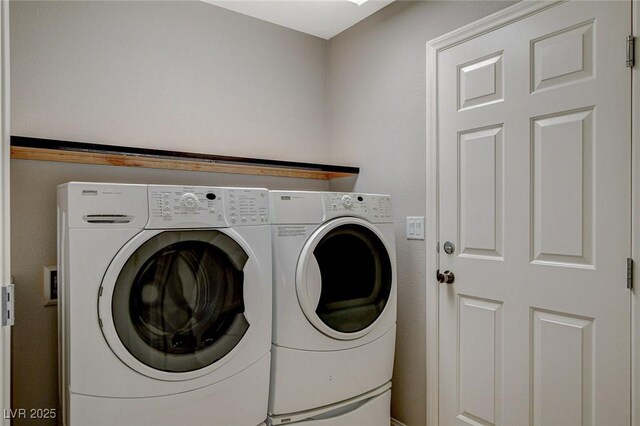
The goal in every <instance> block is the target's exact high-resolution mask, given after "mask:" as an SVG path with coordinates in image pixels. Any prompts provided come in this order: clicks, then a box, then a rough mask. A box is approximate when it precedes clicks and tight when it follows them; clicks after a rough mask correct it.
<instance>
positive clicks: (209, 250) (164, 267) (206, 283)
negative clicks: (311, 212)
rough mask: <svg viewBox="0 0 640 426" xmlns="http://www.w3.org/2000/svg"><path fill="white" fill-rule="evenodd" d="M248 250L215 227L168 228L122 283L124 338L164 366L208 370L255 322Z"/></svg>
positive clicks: (116, 315) (116, 312)
mask: <svg viewBox="0 0 640 426" xmlns="http://www.w3.org/2000/svg"><path fill="white" fill-rule="evenodd" d="M247 260H248V256H247V254H246V253H245V251H244V250H243V249H242V247H240V245H239V244H238V243H236V242H235V241H234V240H233V239H231V238H230V237H229V236H227V235H225V234H223V233H222V232H219V231H215V230H206V231H166V232H161V233H160V234H157V235H156V236H154V237H152V238H150V239H149V240H147V241H146V242H145V243H144V244H142V245H141V246H140V247H139V248H138V249H137V250H136V251H135V252H134V253H133V254H132V256H131V257H130V258H129V259H128V260H127V262H126V263H125V265H124V267H123V268H122V271H121V273H120V274H119V276H118V279H117V281H116V284H115V287H114V292H113V299H112V314H113V321H114V325H115V329H116V332H117V334H118V337H119V338H120V340H121V341H122V343H123V344H124V346H125V347H126V348H127V350H128V351H129V352H130V353H131V354H132V355H133V356H134V357H135V358H137V359H138V360H139V361H141V362H143V363H144V364H146V365H148V366H150V367H152V368H155V369H158V370H162V371H168V372H186V371H193V370H197V369H200V368H204V367H206V366H208V365H211V364H213V363H215V362H216V361H217V360H219V359H221V358H222V357H224V356H225V355H226V354H228V353H229V352H230V351H231V350H232V349H233V348H234V347H235V346H236V345H237V344H238V343H239V342H240V340H241V339H242V337H243V336H244V334H245V333H246V331H247V329H248V328H249V323H248V322H247V320H246V318H245V315H244V310H245V307H244V299H243V283H244V273H243V268H244V265H245V263H246V262H247Z"/></svg>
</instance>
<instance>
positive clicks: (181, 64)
mask: <svg viewBox="0 0 640 426" xmlns="http://www.w3.org/2000/svg"><path fill="white" fill-rule="evenodd" d="M10 13H11V22H10V24H11V94H12V97H11V103H12V105H11V113H12V115H11V120H12V123H11V125H12V133H13V134H16V135H25V136H35V137H47V138H59V139H67V140H79V141H88V142H99V143H110V144H120V145H131V146H143V147H156V148H170V149H178V150H185V151H196V152H207V153H214V154H227V155H239V156H251V157H266V158H277V159H290V160H298V161H313V162H324V161H326V160H327V157H328V151H327V148H326V41H325V40H321V39H318V38H315V37H312V36H308V35H304V34H301V33H299V32H296V31H292V30H288V29H285V28H282V27H278V26H275V25H272V24H268V23H266V22H263V21H259V20H257V19H253V18H249V17H246V16H243V15H239V14H236V13H234V12H230V11H227V10H224V9H221V8H217V7H214V6H211V5H208V4H205V3H201V2H146V1H145V2H97V1H91V2H12V3H11V10H10ZM11 168H12V170H11V192H12V194H11V195H12V196H11V207H12V215H11V216H12V220H11V232H12V274H13V275H14V277H15V281H16V293H17V294H16V310H17V312H19V314H18V315H17V319H16V325H15V327H14V330H13V370H12V371H13V377H12V385H13V406H14V407H15V408H18V407H19V408H51V407H56V406H57V384H56V383H57V373H56V369H57V364H56V363H57V361H56V360H57V358H56V310H55V308H53V307H46V308H45V307H44V306H43V294H42V293H43V290H42V266H43V265H52V264H55V263H56V232H55V229H56V221H55V215H56V200H55V187H56V185H57V184H59V183H63V182H66V181H69V180H80V181H83V180H84V181H108V182H141V183H142V182H144V183H169V184H206V185H231V186H241V185H245V186H266V187H269V188H276V189H284V188H297V189H308V190H323V189H324V190H326V189H328V184H327V183H326V182H324V181H314V180H297V179H278V178H261V177H257V176H240V175H222V174H211V173H196V172H179V171H178V172H176V171H166V170H165V171H162V170H150V169H134V168H123V167H110V166H88V165H74V164H62V163H46V162H35V161H23V160H13V161H12V163H11ZM15 423H16V424H17V425H19V424H24V423H28V422H26V421H24V420H22V421H16V422H15ZM34 423H35V421H34ZM39 423H41V422H39ZM52 423H55V422H52Z"/></svg>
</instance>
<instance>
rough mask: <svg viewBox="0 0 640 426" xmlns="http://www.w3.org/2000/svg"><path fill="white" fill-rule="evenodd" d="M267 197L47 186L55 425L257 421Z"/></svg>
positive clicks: (264, 364) (265, 374) (265, 322)
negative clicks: (55, 278) (54, 218)
mask: <svg viewBox="0 0 640 426" xmlns="http://www.w3.org/2000/svg"><path fill="white" fill-rule="evenodd" d="M268 198H269V197H268V192H267V190H265V189H244V188H214V187H193V186H156V185H127V184H104V183H75V182H73V183H68V184H64V185H61V186H60V187H58V267H59V269H58V273H59V282H60V289H59V290H60V294H59V305H58V315H59V319H58V324H59V336H58V337H59V375H60V398H61V406H62V411H63V419H64V424H65V425H67V426H83V425H94V426H98V425H118V424H121V425H136V426H145V425H153V426H161V425H174V424H193V425H238V426H255V425H258V424H261V423H262V422H263V421H264V420H265V419H266V413H267V400H268V390H269V366H270V353H269V352H270V344H271V324H270V320H271V246H270V227H269V212H268Z"/></svg>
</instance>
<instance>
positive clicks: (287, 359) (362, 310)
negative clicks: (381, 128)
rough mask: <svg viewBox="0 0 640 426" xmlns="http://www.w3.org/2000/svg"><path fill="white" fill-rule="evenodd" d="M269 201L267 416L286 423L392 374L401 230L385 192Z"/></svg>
mask: <svg viewBox="0 0 640 426" xmlns="http://www.w3.org/2000/svg"><path fill="white" fill-rule="evenodd" d="M270 199H271V219H272V225H271V228H272V244H273V268H274V269H273V273H274V275H273V277H274V281H273V286H274V311H273V318H274V322H273V347H272V370H271V387H270V397H269V414H270V422H271V423H272V424H282V423H287V422H291V421H292V420H294V419H295V420H301V419H302V418H304V416H302V417H301V415H300V413H302V412H308V413H313V412H314V410H316V409H318V408H320V407H323V408H322V411H323V412H324V413H330V412H333V411H334V410H333V409H332V407H330V406H331V405H332V404H336V403H341V404H342V405H344V404H345V402H346V401H349V400H353V398H357V397H360V396H362V395H365V394H367V393H369V392H374V393H375V390H376V389H380V388H381V387H382V386H385V384H387V383H388V382H389V381H390V380H391V376H392V371H393V356H394V348H395V331H396V312H397V310H396V270H395V265H396V259H395V236H394V230H393V223H392V219H391V199H390V196H388V195H374V194H345V193H332V192H292V191H271V192H270ZM384 391H385V394H386V395H388V394H389V393H390V391H388V389H384ZM379 393H380V392H378V393H377V394H375V395H373V396H377V395H378V394H379ZM385 398H387V401H388V396H387V397H385ZM378 400H380V398H378ZM347 405H349V404H347ZM361 405H362V404H361ZM377 406H378V407H379V406H380V402H378V404H377ZM310 410H311V411H310ZM316 411H317V410H316ZM339 412H340V413H342V411H340V410H339ZM386 413H387V418H386V419H385V418H384V417H383V418H382V419H381V420H380V423H379V424H385V421H386V424H388V422H389V417H388V413H389V406H388V404H386ZM316 414H317V413H316ZM342 414H344V413H342ZM311 417H312V416H309V417H308V418H311ZM332 424H333V423H332ZM336 424H339V423H336ZM344 424H346V423H344ZM370 424H371V425H374V424H376V423H370Z"/></svg>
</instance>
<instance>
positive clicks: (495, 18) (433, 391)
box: [426, 0, 640, 426]
mask: <svg viewBox="0 0 640 426" xmlns="http://www.w3.org/2000/svg"><path fill="white" fill-rule="evenodd" d="M564 1H566V0H560V1H544V2H543V1H529V0H523V1H521V2H520V3H516V4H515V5H513V6H510V7H507V8H505V9H503V10H501V11H499V12H496V13H494V14H492V15H489V16H487V17H485V18H483V19H480V20H478V21H476V22H473V23H471V24H469V25H466V26H464V27H461V28H459V29H457V30H454V31H452V32H450V33H448V34H445V35H443V36H440V37H438V38H436V39H434V40H431V41H429V42H428V43H427V117H426V123H427V132H426V133H427V149H426V152H427V161H426V171H427V173H426V178H427V186H426V188H427V194H426V201H427V206H426V213H427V218H426V221H427V223H426V232H427V238H426V244H427V247H426V273H427V277H426V286H427V289H426V298H427V300H426V310H427V312H426V314H427V323H426V324H427V327H426V330H427V336H426V343H427V369H426V373H427V401H426V404H427V425H429V426H436V425H438V422H439V418H438V415H439V413H438V383H439V377H438V367H439V364H438V353H439V348H438V318H439V312H438V300H439V289H440V286H439V285H438V282H437V281H436V277H435V272H436V270H437V269H438V253H437V244H438V241H439V236H438V214H439V212H438V200H439V198H438V187H439V182H438V175H439V173H438V138H437V125H438V116H437V105H438V92H437V55H438V53H439V52H441V51H443V50H446V49H448V48H451V47H453V46H456V45H458V44H460V43H463V42H465V41H467V40H470V39H472V38H475V37H478V36H480V35H483V34H485V33H488V32H490V31H493V30H495V29H498V28H500V27H503V26H506V25H508V24H511V23H513V22H516V21H519V20H521V19H524V18H526V17H527V16H530V15H533V14H535V13H538V12H540V11H542V10H544V9H547V8H550V7H553V6H556V5H558V4H560V3H562V2H564ZM639 6H640V0H632V8H633V9H632V12H633V13H632V17H633V33H634V34H637V30H638V29H639V28H640V27H639V25H640V7H639ZM623 43H624V40H620V45H621V49H620V51H621V53H622V52H623V49H622V45H623ZM620 60H624V56H623V55H622V54H621V56H620ZM632 75H633V83H632V84H633V93H632V104H633V107H632V112H633V118H632V128H633V129H634V132H633V138H632V149H633V150H632V153H633V155H632V192H633V194H632V197H633V199H632V205H633V210H632V218H633V219H632V221H633V223H632V257H633V259H634V260H635V263H636V264H638V262H639V261H640V234H639V230H640V207H639V206H640V185H638V184H636V185H633V182H639V179H640V134H639V133H640V132H638V131H635V129H638V128H639V127H638V126H640V108H639V107H640V90H639V88H640V74H639V71H638V66H636V68H635V69H634V70H633V74H632ZM635 269H636V271H640V270H639V269H638V267H637V266H636V268H635ZM639 273H640V272H639ZM636 285H637V286H640V283H638V284H636ZM638 293H640V289H636V290H635V291H634V292H633V295H632V313H631V314H632V351H633V353H632V359H635V358H636V357H638V356H640V295H639V294H638ZM638 364H640V363H634V364H633V365H632V374H633V378H632V402H631V404H632V413H631V419H632V420H631V423H632V425H633V426H640V401H638V397H637V395H638V390H640V368H639V367H640V366H639V365H638Z"/></svg>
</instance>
